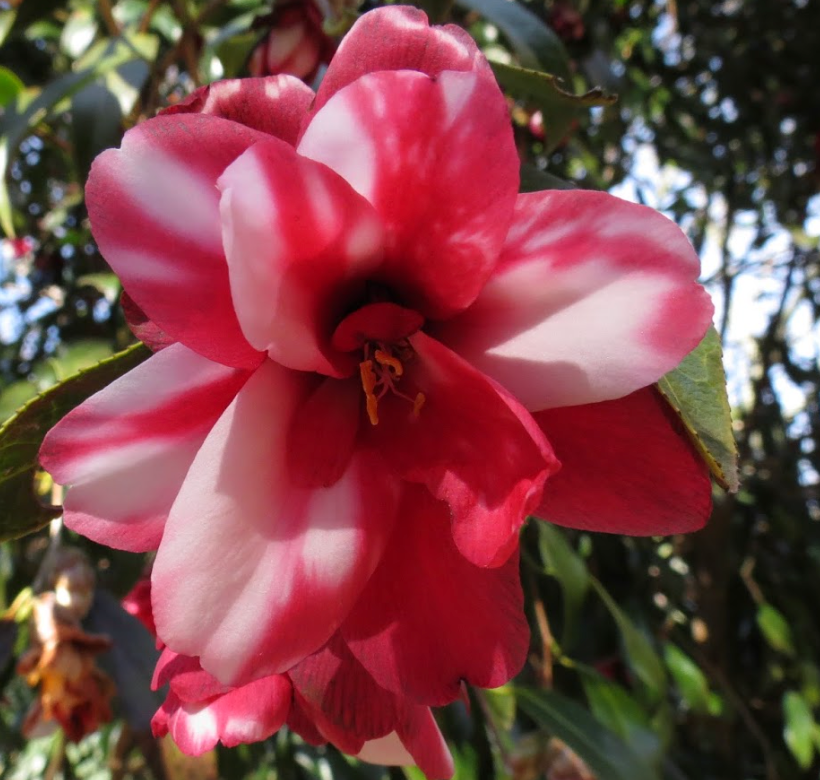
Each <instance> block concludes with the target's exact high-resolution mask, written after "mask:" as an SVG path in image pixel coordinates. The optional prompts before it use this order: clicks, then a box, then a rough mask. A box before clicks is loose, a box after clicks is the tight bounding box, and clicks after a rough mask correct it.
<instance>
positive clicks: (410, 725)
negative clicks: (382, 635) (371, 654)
mask: <svg viewBox="0 0 820 780" xmlns="http://www.w3.org/2000/svg"><path fill="white" fill-rule="evenodd" d="M345 652H346V651H345V650H344V647H343V645H342V644H341V643H340V642H338V641H337V642H336V643H335V645H334V643H330V644H329V645H328V647H327V648H325V649H324V650H323V651H322V652H321V653H318V654H317V655H315V656H313V657H312V658H310V659H308V660H307V661H306V662H304V663H302V664H300V665H298V666H297V667H296V669H295V670H294V671H293V672H292V674H290V675H288V674H275V675H271V676H269V677H262V678H261V679H259V680H254V681H253V682H251V683H248V684H247V685H243V686H240V687H236V688H232V687H229V686H226V685H223V684H222V683H220V682H219V681H218V680H217V679H216V678H215V677H213V676H212V675H210V674H208V672H206V671H204V670H203V669H202V667H201V666H200V664H199V662H198V661H197V659H196V658H190V657H188V656H182V655H178V654H177V653H174V652H172V651H171V650H169V649H167V648H166V649H165V651H164V652H163V654H162V656H161V657H160V660H159V662H158V664H157V668H156V671H155V673H154V682H153V687H154V688H155V689H157V688H161V687H163V686H165V685H167V686H168V693H167V695H166V698H165V702H164V703H163V705H162V707H160V709H159V710H158V711H157V713H156V715H154V718H153V720H152V727H153V731H154V735H155V736H157V737H163V736H165V735H166V734H169V733H170V734H171V736H172V737H173V739H174V742H176V743H177V745H178V746H179V747H180V749H181V750H183V751H184V752H185V753H188V754H189V755H201V754H202V753H205V752H206V751H208V750H212V749H213V748H214V747H216V744H217V742H221V743H222V744H223V745H225V746H226V747H235V746H236V745H240V744H243V743H249V742H259V741H261V740H264V739H267V738H268V737H270V736H271V735H272V734H274V733H275V732H276V731H278V730H279V729H280V728H281V727H282V726H283V725H285V724H287V726H288V727H289V728H290V729H291V730H292V731H295V732H296V733H297V734H299V736H301V737H302V739H304V740H305V741H306V742H308V743H309V744H311V745H316V746H318V745H324V744H326V743H328V742H331V743H332V744H334V745H335V746H336V747H338V748H340V749H341V750H344V751H345V752H347V753H349V754H350V755H353V756H356V757H358V758H360V759H362V760H363V761H368V762H370V763H376V764H382V765H393V766H413V765H416V766H418V767H419V768H421V769H422V770H423V771H424V773H425V774H426V775H427V777H429V778H431V780H434V779H437V778H447V777H450V776H451V775H452V774H453V759H452V756H451V755H450V751H449V749H448V748H447V743H446V742H445V741H444V738H443V737H442V735H441V732H440V731H439V728H438V726H437V725H436V722H435V720H434V719H433V716H432V713H431V712H430V708H429V707H424V706H421V705H418V704H416V703H414V702H413V701H411V700H409V699H407V698H406V697H401V696H396V695H395V694H392V693H389V692H388V691H386V690H384V689H383V688H380V687H379V686H378V685H376V684H375V683H374V682H373V680H372V678H370V677H369V675H368V674H367V672H366V671H365V670H364V669H363V668H362V667H361V665H359V664H358V663H357V662H356V661H355V659H353V658H351V657H347V658H344V660H343V661H342V660H341V655H340V654H342V653H345ZM342 666H344V673H343V674H341V675H340V674H339V669H340V668H341V667H342ZM345 696H355V697H356V698H357V699H363V700H366V701H367V702H368V703H369V714H368V717H366V718H363V719H362V718H356V717H355V714H354V715H353V716H352V717H351V712H353V713H355V704H354V702H351V701H349V700H345V699H344V698H343V697H345ZM351 704H354V706H353V707H352V706H351ZM373 712H378V718H373V717H372V714H373ZM385 730H386V731H385ZM382 732H384V733H382ZM371 734H372V735H373V736H371Z"/></svg>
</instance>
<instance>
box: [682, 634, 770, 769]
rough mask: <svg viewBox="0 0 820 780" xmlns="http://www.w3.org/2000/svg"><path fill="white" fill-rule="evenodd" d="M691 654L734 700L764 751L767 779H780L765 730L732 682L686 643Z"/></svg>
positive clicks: (699, 652) (745, 722) (741, 715)
mask: <svg viewBox="0 0 820 780" xmlns="http://www.w3.org/2000/svg"><path fill="white" fill-rule="evenodd" d="M686 645H687V647H686V649H687V650H688V652H689V654H690V655H691V656H692V657H693V658H694V659H695V662H696V663H697V664H698V666H700V667H701V668H702V669H704V670H705V671H706V674H707V675H708V676H709V677H711V678H712V680H714V682H715V683H716V684H717V686H718V687H719V688H720V689H721V690H722V691H723V693H724V694H725V695H726V697H727V698H728V699H729V700H730V701H731V702H732V705H733V706H734V707H735V709H736V710H737V712H738V714H739V715H740V718H741V720H742V721H743V722H744V724H745V725H746V728H747V729H748V730H749V732H750V733H751V734H752V736H753V737H754V738H755V739H756V740H757V741H758V744H759V745H760V750H761V752H762V753H763V761H764V763H765V764H766V778H767V780H780V775H779V774H778V771H777V763H776V761H775V758H774V751H773V750H772V746H771V743H770V742H769V740H768V738H767V737H766V735H765V734H764V733H763V730H762V729H761V728H760V726H758V724H757V721H756V720H755V719H754V716H753V715H752V713H751V711H750V710H749V708H748V707H747V706H746V703H745V702H744V701H743V699H742V698H741V696H740V695H739V694H738V693H736V692H735V690H734V688H732V685H731V683H730V682H729V681H728V680H727V679H726V677H725V676H724V674H723V672H721V670H720V669H718V668H717V667H716V666H714V665H713V664H712V662H711V661H709V659H707V658H706V656H705V655H704V654H703V653H702V652H701V651H700V649H699V648H698V647H696V646H695V645H692V644H690V643H688V642H687V643H686Z"/></svg>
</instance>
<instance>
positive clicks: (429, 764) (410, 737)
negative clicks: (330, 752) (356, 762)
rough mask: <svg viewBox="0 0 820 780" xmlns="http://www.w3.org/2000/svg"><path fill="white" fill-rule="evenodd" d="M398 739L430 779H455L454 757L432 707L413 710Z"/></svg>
mask: <svg viewBox="0 0 820 780" xmlns="http://www.w3.org/2000/svg"><path fill="white" fill-rule="evenodd" d="M397 736H398V737H399V739H400V740H401V741H402V743H403V745H404V746H405V747H406V748H407V751H408V752H409V753H410V755H411V756H413V760H414V761H415V763H416V765H417V766H418V768H419V769H421V771H422V772H424V774H425V775H427V777H428V780H446V778H449V777H452V776H453V773H454V772H455V766H454V764H453V757H452V755H450V749H449V748H448V747H447V743H446V742H445V741H444V736H443V735H442V733H441V731H440V730H439V727H438V725H437V724H436V721H435V718H434V717H433V713H432V712H430V708H429V707H414V708H413V711H412V713H411V715H410V717H409V718H407V719H406V720H404V721H403V722H402V723H400V724H399V727H398V730H397ZM360 755H361V754H360Z"/></svg>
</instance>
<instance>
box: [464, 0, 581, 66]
mask: <svg viewBox="0 0 820 780" xmlns="http://www.w3.org/2000/svg"><path fill="white" fill-rule="evenodd" d="M458 4H459V5H461V6H462V7H464V8H468V9H469V10H471V11H477V12H478V13H479V14H481V15H482V16H483V17H484V18H485V19H487V21H489V22H492V23H493V24H494V25H495V26H496V27H498V29H499V30H501V32H502V33H504V36H505V37H506V38H507V40H508V41H509V43H510V45H511V46H512V48H513V51H514V52H515V53H516V55H517V56H518V60H519V62H520V63H521V64H522V65H523V66H524V67H525V68H532V69H533V70H546V71H548V72H549V73H554V74H555V75H556V76H558V77H560V78H563V79H566V80H567V81H568V80H569V78H570V70H569V57H568V55H567V50H566V49H565V48H564V44H563V43H562V42H561V39H560V38H559V37H558V36H557V35H556V34H555V33H554V32H553V31H552V30H550V28H549V27H547V25H546V24H545V23H544V22H543V21H541V19H539V18H538V17H537V16H536V15H535V14H534V13H533V12H532V11H529V10H528V9H526V8H524V6H523V5H521V4H520V3H511V2H509V0H458Z"/></svg>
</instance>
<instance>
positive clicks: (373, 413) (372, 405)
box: [359, 360, 379, 425]
mask: <svg viewBox="0 0 820 780" xmlns="http://www.w3.org/2000/svg"><path fill="white" fill-rule="evenodd" d="M359 375H360V376H361V378H362V388H363V389H364V395H365V398H366V399H367V416H368V417H369V418H370V424H371V425H378V424H379V411H378V407H379V399H378V398H376V394H375V392H374V390H375V389H376V384H377V383H378V381H379V379H378V377H377V376H376V370H375V369H374V368H373V361H372V360H363V361H362V362H361V363H359Z"/></svg>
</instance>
